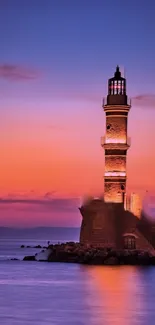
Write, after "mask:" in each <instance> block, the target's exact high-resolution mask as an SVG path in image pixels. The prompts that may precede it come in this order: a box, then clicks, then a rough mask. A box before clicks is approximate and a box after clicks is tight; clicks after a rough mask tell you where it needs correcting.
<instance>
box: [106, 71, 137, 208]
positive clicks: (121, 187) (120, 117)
mask: <svg viewBox="0 0 155 325" xmlns="http://www.w3.org/2000/svg"><path fill="white" fill-rule="evenodd" d="M130 107H131V105H130V103H129V102H128V97H127V94H126V79H125V78H123V77H122V76H121V72H120V70H119V67H118V66H117V67H116V72H115V74H114V77H113V78H110V79H109V81H108V95H107V98H106V100H105V101H104V103H103V108H104V112H105V115H106V133H105V136H104V137H102V143H101V144H102V147H103V148H104V150H105V172H104V200H105V202H124V198H125V193H126V160H127V150H128V149H129V147H130V141H129V138H128V136H127V124H128V113H129V110H130Z"/></svg>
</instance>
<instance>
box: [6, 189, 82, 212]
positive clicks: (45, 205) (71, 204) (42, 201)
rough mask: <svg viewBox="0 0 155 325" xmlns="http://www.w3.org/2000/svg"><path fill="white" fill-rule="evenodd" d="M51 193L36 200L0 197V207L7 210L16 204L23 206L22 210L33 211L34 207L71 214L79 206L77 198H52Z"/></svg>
mask: <svg viewBox="0 0 155 325" xmlns="http://www.w3.org/2000/svg"><path fill="white" fill-rule="evenodd" d="M52 195H53V192H47V193H45V195H44V196H42V197H38V198H37V197H36V198H28V197H23V196H21V197H20V196H18V197H15V196H14V195H13V196H12V197H11V195H9V196H7V197H1V198H0V206H1V207H3V209H4V205H5V207H6V209H7V208H10V206H12V205H14V204H18V205H21V206H23V209H25V210H26V209H27V207H26V206H29V208H30V206H31V207H32V210H33V209H34V206H36V208H39V207H40V208H41V209H45V210H46V211H47V210H51V211H52V210H54V211H59V212H72V211H75V210H76V208H77V207H78V205H79V199H78V198H63V197H54V196H53V197H52Z"/></svg>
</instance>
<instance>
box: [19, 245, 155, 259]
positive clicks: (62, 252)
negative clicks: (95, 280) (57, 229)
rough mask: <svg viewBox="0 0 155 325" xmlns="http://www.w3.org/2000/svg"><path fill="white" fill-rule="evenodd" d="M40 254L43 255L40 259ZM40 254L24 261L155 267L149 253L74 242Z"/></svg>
mask: <svg viewBox="0 0 155 325" xmlns="http://www.w3.org/2000/svg"><path fill="white" fill-rule="evenodd" d="M39 254H42V255H40V258H39ZM39 254H36V255H35V256H34V257H32V256H30V257H29V256H25V258H24V260H31V261H32V260H37V261H47V262H63V263H79V264H88V265H155V256H154V255H152V254H151V253H149V252H147V251H138V250H117V251H116V250H114V249H112V248H108V247H107V248H102V247H91V246H89V247H86V246H83V245H81V244H79V243H74V242H68V243H63V244H56V245H49V247H48V249H47V250H45V251H44V252H41V253H39ZM43 256H44V257H43ZM29 258H30V259H29Z"/></svg>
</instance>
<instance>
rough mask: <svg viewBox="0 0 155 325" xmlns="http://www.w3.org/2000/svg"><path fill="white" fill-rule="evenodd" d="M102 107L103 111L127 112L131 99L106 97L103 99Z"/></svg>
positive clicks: (113, 96) (122, 96)
mask: <svg viewBox="0 0 155 325" xmlns="http://www.w3.org/2000/svg"><path fill="white" fill-rule="evenodd" d="M102 107H103V108H104V110H105V111H106V110H124V109H126V110H129V109H130V107H131V99H130V98H128V97H127V96H126V95H108V96H107V97H105V98H103V101H102Z"/></svg>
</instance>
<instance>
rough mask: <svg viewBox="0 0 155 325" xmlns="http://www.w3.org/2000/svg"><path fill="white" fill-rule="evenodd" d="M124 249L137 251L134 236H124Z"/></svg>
mask: <svg viewBox="0 0 155 325" xmlns="http://www.w3.org/2000/svg"><path fill="white" fill-rule="evenodd" d="M124 249H136V238H135V236H132V235H126V236H124Z"/></svg>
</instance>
